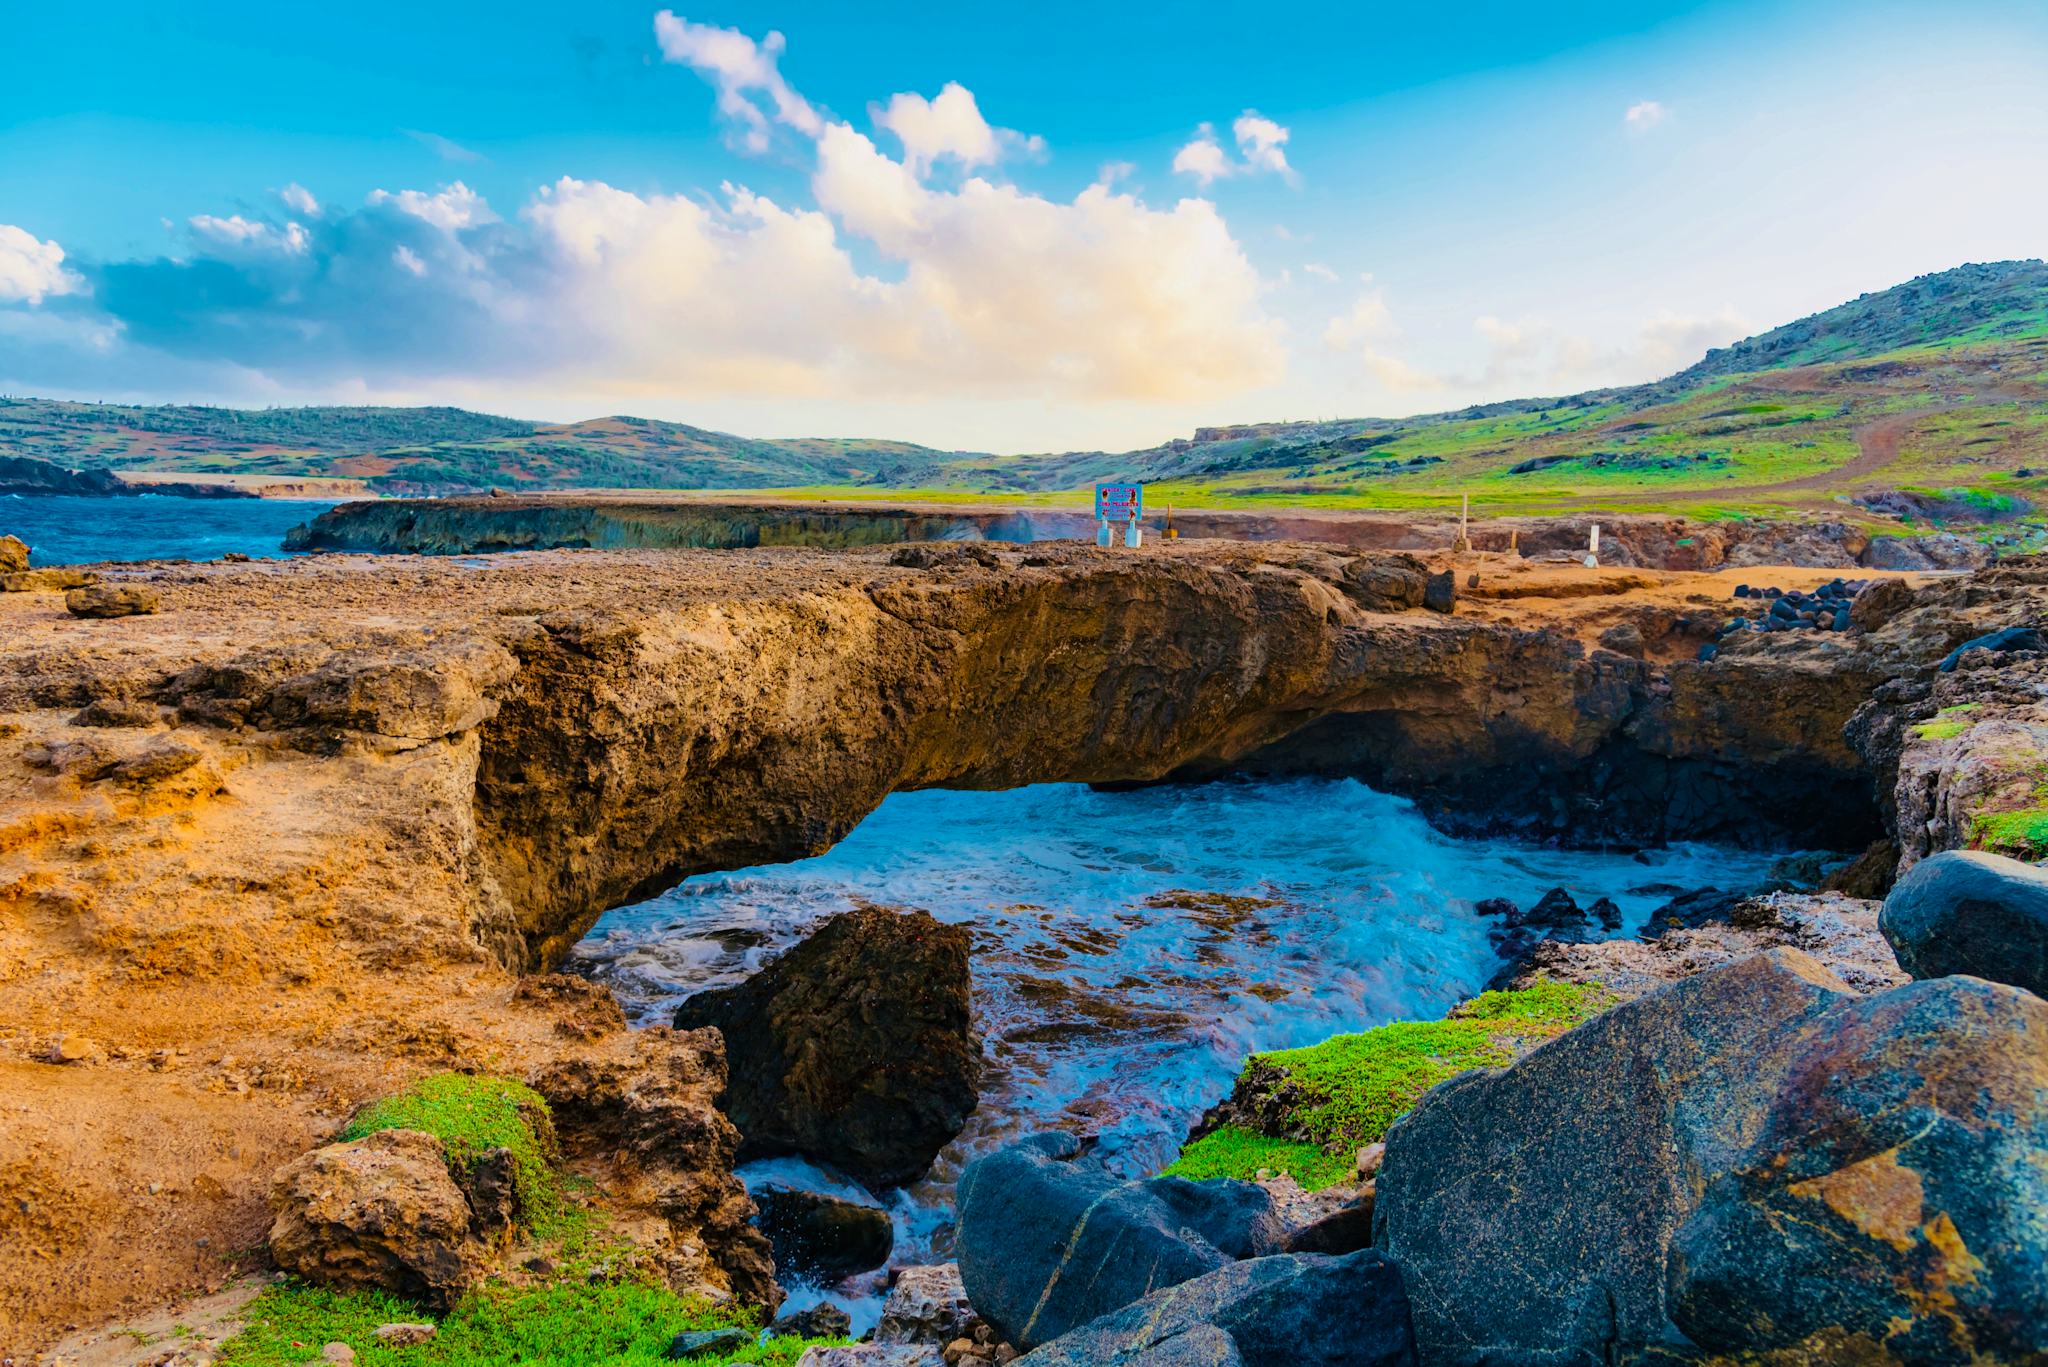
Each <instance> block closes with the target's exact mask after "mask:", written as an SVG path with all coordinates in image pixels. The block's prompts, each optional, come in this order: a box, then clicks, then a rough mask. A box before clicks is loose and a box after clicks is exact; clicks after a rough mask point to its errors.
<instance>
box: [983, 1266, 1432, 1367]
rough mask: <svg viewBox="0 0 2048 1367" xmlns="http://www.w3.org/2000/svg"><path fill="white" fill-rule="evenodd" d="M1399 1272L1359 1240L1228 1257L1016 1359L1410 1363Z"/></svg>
mask: <svg viewBox="0 0 2048 1367" xmlns="http://www.w3.org/2000/svg"><path fill="white" fill-rule="evenodd" d="M1414 1362H1415V1342H1414V1339H1413V1338H1412V1337H1411V1336H1410V1333H1409V1329H1408V1298H1407V1296H1406V1295H1405V1294H1404V1293H1403V1292H1402V1290H1401V1274H1400V1272H1399V1271H1398V1270H1397V1269H1396V1268H1395V1266H1394V1264H1393V1263H1391V1262H1389V1261H1388V1260H1387V1259H1386V1258H1385V1257H1384V1256H1383V1255H1381V1254H1379V1253H1376V1252H1374V1251H1373V1250H1371V1249H1366V1250H1364V1251H1362V1252H1358V1253H1351V1254H1347V1255H1345V1256H1344V1257H1342V1258H1325V1257H1319V1256H1316V1255H1313V1254H1286V1255H1281V1256H1278V1257H1271V1258H1253V1259H1251V1260H1249V1261H1246V1262H1239V1263H1231V1264H1229V1265H1227V1266H1225V1267H1222V1268H1220V1269H1218V1270H1217V1271H1215V1272H1211V1273H1208V1274H1207V1275H1205V1276H1202V1277H1198V1278H1196V1279H1194V1280H1193V1281H1187V1282H1182V1283H1181V1284H1179V1285H1178V1286H1171V1287H1167V1288H1165V1289H1163V1290H1159V1291H1155V1292H1153V1293H1152V1294H1150V1295H1148V1296H1146V1297H1145V1298H1144V1299H1142V1300H1140V1301H1137V1302H1136V1303H1134V1304H1132V1305H1129V1306H1126V1307H1125V1308H1124V1309H1122V1310H1119V1311H1117V1312H1116V1313H1115V1314H1111V1315H1105V1316H1103V1317H1102V1318H1101V1319H1098V1320H1096V1321H1094V1322H1093V1323H1090V1324H1087V1325H1083V1326H1082V1327H1080V1328H1078V1329H1075V1330H1074V1331H1073V1332H1072V1333H1069V1334H1066V1335H1064V1336H1063V1337H1061V1338H1058V1339H1055V1340H1053V1341H1052V1342H1051V1343H1048V1344H1046V1345H1045V1346H1044V1347H1042V1348H1040V1349H1038V1350H1037V1351H1035V1352H1031V1353H1026V1354H1025V1355H1024V1356H1023V1357H1021V1358H1019V1359H1018V1360H1017V1363H1018V1367H1026V1364H1028V1367H1412V1364H1413V1363H1414Z"/></svg>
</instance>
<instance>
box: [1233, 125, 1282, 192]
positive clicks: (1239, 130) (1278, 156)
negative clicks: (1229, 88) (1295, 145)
mask: <svg viewBox="0 0 2048 1367" xmlns="http://www.w3.org/2000/svg"><path fill="white" fill-rule="evenodd" d="M1230 131H1231V133H1232V134H1233V135H1234V136H1235V137H1236V138H1237V148H1238V150H1239V151H1240V152H1242V153H1243V154H1244V159H1245V164H1246V165H1247V166H1248V167H1249V168H1250V169H1252V170H1254V171H1271V172H1273V173H1275V174H1277V175H1283V176H1284V175H1288V174H1290V172H1291V170H1292V168H1291V167H1289V166H1288V165H1287V153H1286V152H1284V151H1282V150H1281V149H1282V148H1283V147H1284V146H1285V145H1286V143H1287V130H1286V129H1285V128H1282V127H1281V126H1280V125H1279V124H1277V123H1275V122H1273V121H1272V120H1271V119H1269V118H1267V117H1266V116H1265V115H1263V114H1261V113H1259V112H1258V111H1257V110H1255V109H1247V110H1245V111H1244V113H1242V114H1240V115H1238V116H1237V119H1236V121H1235V122H1233V123H1232V124H1231V125H1230Z"/></svg>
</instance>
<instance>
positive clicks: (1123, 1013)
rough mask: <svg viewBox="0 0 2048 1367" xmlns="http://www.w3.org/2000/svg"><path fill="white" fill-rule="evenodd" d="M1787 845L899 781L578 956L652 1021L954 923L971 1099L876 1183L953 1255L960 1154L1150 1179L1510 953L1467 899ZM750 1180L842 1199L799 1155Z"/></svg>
mask: <svg viewBox="0 0 2048 1367" xmlns="http://www.w3.org/2000/svg"><path fill="white" fill-rule="evenodd" d="M1780 857H1782V856H1774V855H1770V854H1760V853H1755V852H1739V851H1731V850H1726V849H1721V848H1718V847H1705V846H1678V847H1674V848H1672V849H1668V850H1662V851H1654V852H1649V853H1646V854H1644V855H1641V856H1631V855H1618V854H1600V853H1590V852H1585V851H1560V850H1553V849H1544V848H1537V847H1532V846H1522V845H1516V844H1513V843H1508V842H1499V841H1487V842H1476V841H1465V840H1456V839H1452V838H1451V837H1448V836H1445V835H1442V834H1440V833H1438V832H1437V831H1435V830H1433V829H1432V828H1431V827H1430V826H1429V825H1428V823H1427V822H1426V821H1424V820H1423V818H1422V817H1421V815H1420V814H1419V813H1418V812H1417V811H1416V810H1415V808H1414V806H1413V805H1412V804H1410V803H1408V802H1407V801H1405V800H1402V799H1399V798H1394V797H1389V796H1387V795H1386V794H1383V793H1379V792H1376V791H1374V790H1373V789H1371V788H1368V787H1366V786H1364V785H1363V784H1360V783H1356V782H1351V781H1348V780H1339V781H1329V780H1299V781H1289V782H1258V783H1253V782H1225V783H1212V784H1205V785H1200V786H1169V787H1156V788H1147V789H1140V790H1136V791H1123V792H1098V791H1094V790H1091V789H1089V788H1087V787H1085V786H1080V785H1047V786H1041V787H1033V788H1023V789H1018V790H1014V791H1010V792H999V793H979V792H943V791H930V792H914V793H899V794H896V795H894V796H892V797H890V798H889V799H887V800H886V801H885V802H884V803H883V804H882V805H881V807H880V808H879V809H878V810H877V811H876V812H875V813H874V814H873V815H872V816H870V817H869V818H868V819H867V820H866V821H865V822H863V823H862V824H861V825H860V826H859V827H858V828H857V829H855V830H854V832H853V833H852V834H851V835H850V836H848V837H847V839H846V840H845V841H843V842H842V843H841V844H839V845H838V846H836V847H835V848H834V849H832V850H831V851H830V852H828V853H826V854H824V855H821V856H819V857H817V858H815V859H807V860H803V861H801V862H798V863H793V864H784V865H777V866H770V867H761V868H751V869H741V870H737V871H735V872H731V873H721V874H710V875H705V876H702V877H698V878H692V879H690V880H688V881H687V882H685V883H683V884H681V885H680V886H678V887H676V888H674V889H672V890H671V891H669V892H667V893H665V894H663V895H662V896H660V897H657V898H655V899H653V900H652V901H649V902H645V903H642V904H640V905H637V906H632V907H626V908H622V909H619V910H616V911H613V912H610V913H608V914H607V915H606V916H605V917H604V918H603V919H601V920H600V921H599V922H598V924H597V925H596V927H595V928H594V929H593V930H592V931H591V933H590V935H589V936H588V937H587V938H585V940H584V941H583V942H582V943H581V944H580V945H578V946H577V947H576V949H575V951H574V953H573V955H572V958H571V967H572V969H573V970H574V971H578V972H582V973H585V974H587V975H589V976H591V977H593V978H596V979H598V980H600V981H602V982H605V983H608V984H609V985H610V986H611V987H612V988H613V990H614V991H615V993H616V994H617V996H618V998H619V1000H620V1002H621V1003H622V1004H623V1005H624V1007H625V1008H626V1010H627V1012H628V1014H629V1015H630V1016H631V1017H632V1018H633V1019H634V1020H635V1021H636V1022H637V1023H640V1024H648V1023H656V1022H662V1021H665V1020H667V1019H668V1018H669V1015H670V1013H671V1012H672V1011H673V1009H674V1007H675V1005H676V1003H677V1002H679V1001H681V1000H682V999H683V998H685V997H687V996H689V995H690V994H691V993H693V992H697V991H701V990H703V989H704V988H707V987H715V986H723V985H725V984H728V983H732V982H736V981H738V980H740V979H741V978H743V977H745V976H746V975H747V974H749V973H752V972H753V971H755V970H756V969H757V968H759V967H760V966H761V964H762V963H763V962H764V961H765V960H767V959H768V958H769V957H770V956H772V955H774V954H775V953H777V952H779V951H781V950H783V949H785V948H787V947H788V946H790V945H791V944H793V943H795V942H796V941H797V940H798V939H800V938H801V937H802V936H803V935H804V934H805V933H806V931H807V930H809V929H810V928H811V927H812V926H814V925H815V924H816V923H817V922H819V921H821V920H822V919H824V918H825V917H828V916H830V915H832V914H834V913H836V912H840V911H844V910H847V909H849V908H851V907H853V906H855V905H856V904H858V903H861V902H874V903H882V904H887V905H895V906H904V907H921V908H923V909H924V910H926V911H929V912H931V913H932V914H933V915H934V916H936V917H938V918H939V919H940V920H942V921H948V922H954V923H959V924H963V925H967V926H970V927H972V931H973V958H972V964H973V972H974V1007H975V1014H976V1025H977V1028H978V1030H979V1031H980V1033H981V1035H982V1037H983V1041H984V1048H985V1053H986V1058H987V1070H986V1072H985V1074H984V1078H983V1083H982V1099H981V1105H980V1108H979V1109H978V1110H977V1111H976V1112H975V1114H974V1115H973V1117H972V1118H971V1119H970V1120H969V1122H968V1125H967V1128H966V1130H965V1131H964V1132H963V1133H962V1134H961V1135H960V1137H959V1138H958V1139H957V1140H956V1141H955V1142H954V1143H953V1144H952V1145H951V1147H949V1148H948V1149H947V1150H946V1152H945V1153H944V1154H942V1155H941V1156H940V1158H939V1161H938V1163H937V1164H936V1165H935V1167H934V1168H933V1171H932V1173H931V1174H930V1175H929V1176H928V1177H927V1178H926V1179H924V1180H923V1181H922V1182H920V1183H918V1184H917V1185H916V1186H914V1187H912V1188H910V1189H908V1190H906V1191H903V1192H900V1193H897V1194H896V1195H895V1196H894V1198H893V1213H894V1216H895V1219H896V1224H897V1252H896V1255H895V1258H894V1261H895V1262H896V1263H897V1264H899V1265H901V1264H906V1263H913V1262H918V1261H927V1260H931V1259H933V1258H943V1257H944V1256H945V1255H946V1249H947V1246H948V1237H949V1232H950V1230H949V1221H950V1218H951V1211H952V1188H953V1184H954V1181H955V1179H956V1178H957V1177H958V1175H959V1171H960V1168H961V1166H962V1165H963V1164H964V1163H965V1162H967V1161H968V1160H970V1159H971V1158H973V1157H975V1156H976V1155H978V1154H981V1153H985V1152H987V1151H988V1150H990V1149H991V1148H994V1147H996V1146H998V1145H1000V1144H1002V1143H1004V1142H1006V1141H1007V1140H1009V1139H1011V1138H1013V1137H1015V1136H1017V1135H1020V1134H1023V1133H1028V1132H1030V1131H1032V1130H1034V1129H1039V1128H1044V1127H1048V1126H1052V1125H1071V1126H1076V1127H1080V1128H1084V1129H1086V1130H1088V1131H1090V1132H1093V1133H1095V1134H1098V1135H1100V1136H1102V1144H1101V1149H1100V1151H1101V1152H1103V1153H1104V1154H1105V1155H1106V1156H1107V1158H1108V1161H1109V1162H1110V1164H1111V1165H1112V1166H1113V1167H1114V1168H1116V1169H1118V1170H1120V1171H1122V1172H1124V1173H1126V1174H1129V1175H1133V1176H1136V1175H1143V1174H1149V1173H1151V1172H1155V1171H1157V1170H1158V1168H1159V1167H1161V1166H1162V1165H1163V1164H1165V1163H1166V1162H1168V1161H1170V1160H1171V1159H1172V1157H1173V1155H1174V1153H1175V1152H1176V1151H1177V1150H1178V1147H1179V1144H1180V1142H1181V1140H1182V1139H1183V1138H1184V1137H1185V1135H1186V1133H1187V1130H1188V1127H1189V1126H1190V1125H1191V1124H1192V1122H1193V1121H1194V1120H1195V1119H1196V1118H1197V1117H1199V1116H1200V1114H1201V1113H1202V1111H1203V1110H1204V1109H1206V1108H1207V1107H1208V1106H1210V1105H1212V1104H1214V1103H1215V1102H1216V1101H1217V1100H1218V1099H1220V1098H1221V1097H1222V1096H1223V1095H1224V1094H1225V1093H1226V1092H1227V1091H1228V1090H1229V1088H1230V1085H1231V1082H1232V1081H1233V1079H1234V1078H1235V1076H1236V1074H1237V1070H1238V1068H1239V1066H1240V1064H1241V1063H1242V1061H1243V1059H1244V1056H1245V1055H1246V1054H1248V1053H1253V1052H1257V1051H1259V1050H1265V1049H1278V1048H1291V1047H1295V1046H1299V1045H1305V1044H1313V1043H1316V1042H1318V1041H1320V1040H1323V1039H1326V1038H1328V1037H1329V1036H1330V1035H1333V1034H1337V1033H1340V1032H1344V1031H1351V1030H1360V1029H1364V1028H1366V1027H1369V1026H1373V1025H1378V1024H1382V1023H1384V1022H1386V1021H1390V1020H1400V1019H1428V1018H1434V1017H1437V1016H1440V1015H1441V1014H1442V1013H1443V1012H1444V1011H1445V1010H1447V1009H1448V1008H1449V1007H1451V1006H1452V1005H1454V1004H1455V1003H1456V1002H1458V1001H1459V1000H1460V999H1462V998H1464V997H1466V996H1468V995H1470V994H1471V993H1473V992H1475V991H1477V990H1479V989H1480V988H1481V987H1482V986H1483V985H1484V984H1485V983H1486V981H1487V979H1488V978H1489V977H1491V976H1492V974H1493V973H1494V972H1495V971H1496V970H1497V969H1498V968H1499V966H1500V962H1499V959H1498V958H1497V957H1496V956H1495V954H1494V951H1493V949H1492V947H1491V946H1490V945H1489V943H1488V940H1487V930H1488V928H1489V926H1490V925H1491V924H1493V923H1491V922H1489V921H1487V920H1486V919H1485V918H1483V917H1481V916H1479V915H1478V914H1477V913H1476V912H1475V911H1474V909H1473V904H1474V903H1476V902H1478V901H1480V900H1482V899H1484V898H1488V897H1507V898H1510V899H1512V900H1513V901H1514V902H1515V903H1516V904H1517V905H1520V906H1525V907H1526V906H1528V905H1529V904H1531V903H1533V902H1534V901H1536V899H1537V898H1538V897H1540V896H1541V895H1542V894H1543V893H1544V892H1546V891H1547V890H1549V889H1550V888H1552V887H1558V886H1563V887H1565V888H1567V889H1569V890H1570V891H1571V892H1572V893H1573V894H1574V895H1575V896H1576V897H1577V898H1578V899H1579V902H1580V904H1581V905H1589V904H1590V903H1591V902H1592V901H1593V900H1594V899H1596V898H1599V897H1603V896H1604V897H1611V898H1613V899H1614V900H1615V902H1616V903H1617V904H1618V905H1619V906H1620V907H1621V908H1622V910H1623V913H1624V917H1625V920H1624V923H1623V925H1622V927H1621V929H1620V931H1619V932H1617V933H1619V934H1623V935H1630V934H1634V933H1636V932H1637V931H1639V930H1640V929H1641V928H1642V925H1643V924H1644V922H1645V921H1646V920H1647V918H1648V916H1649V914H1650V913H1651V912H1652V911H1654V910H1655V909H1656V908H1657V907H1659V906H1661V905H1662V904H1663V903H1664V902H1666V901H1668V900H1669V898H1670V896H1671V892H1670V888H1671V887H1674V886H1675V887H1679V888H1684V889H1688V890H1690V889H1692V888H1696V887H1704V886H1718V887H1723V888H1737V887H1745V886H1748V885H1751V884H1755V883H1760V882H1762V881H1764V880H1765V879H1766V878H1767V877H1768V874H1769V870H1770V866H1771V865H1772V863H1773V862H1775V860H1776V859H1777V858H1780ZM1660 885H1661V886H1660ZM741 1175H742V1176H743V1177H744V1178H746V1179H747V1180H748V1181H749V1183H750V1184H752V1185H755V1186H759V1185H761V1184H763V1183H767V1182H781V1183H784V1184H786V1185H794V1186H807V1187H810V1188H812V1189H817V1190H828V1191H841V1192H845V1193H847V1194H853V1193H854V1192H856V1191H857V1189H856V1188H853V1187H852V1186H851V1185H850V1184H849V1183H847V1182H845V1181H844V1179H842V1178H840V1177H839V1176H837V1175H836V1174H832V1173H829V1172H824V1171H822V1170H820V1169H818V1168H816V1167H815V1166H813V1165H811V1164H808V1163H804V1162H801V1161H798V1160H790V1159H777V1160H772V1161H768V1162H763V1163H757V1164H751V1165H749V1166H748V1167H747V1168H745V1169H743V1170H742V1174H741ZM878 1289H879V1280H878V1279H877V1278H868V1279H865V1280H857V1281H855V1282H851V1283H848V1284H845V1285H842V1286H838V1287H831V1288H820V1287H797V1288H794V1290H793V1298H792V1302H791V1304H792V1306H794V1307H800V1306H802V1305H804V1304H807V1303H809V1302H811V1301H815V1300H818V1299H830V1300H833V1301H835V1302H837V1303H839V1304H842V1305H844V1306H846V1307H847V1308H848V1309H849V1310H851V1311H852V1312H853V1313H854V1314H855V1316H856V1320H857V1322H859V1323H862V1324H865V1323H867V1322H871V1321H872V1319H873V1317H874V1315H875V1313H876V1309H877V1304H878V1302H877V1298H876V1293H877V1291H878Z"/></svg>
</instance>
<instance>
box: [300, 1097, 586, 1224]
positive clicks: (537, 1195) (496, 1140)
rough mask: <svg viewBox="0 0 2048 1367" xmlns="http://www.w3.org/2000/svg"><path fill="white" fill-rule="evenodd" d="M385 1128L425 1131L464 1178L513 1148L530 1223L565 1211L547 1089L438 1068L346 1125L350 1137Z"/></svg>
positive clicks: (346, 1135) (515, 1170) (516, 1177)
mask: <svg viewBox="0 0 2048 1367" xmlns="http://www.w3.org/2000/svg"><path fill="white" fill-rule="evenodd" d="M378 1130H425V1131H426V1132H427V1133H428V1134H431V1135H433V1136H434V1137H435V1138H437V1139H439V1140H440V1141H441V1143H442V1145H443V1147H445V1148H446V1149H447V1151H448V1166H449V1168H450V1170H451V1171H453V1172H454V1173H455V1174H456V1176H457V1177H458V1178H459V1177H461V1176H463V1175H465V1174H466V1173H467V1172H468V1171H469V1169H470V1168H472V1167H473V1166H475V1164H476V1163H477V1161H478V1160H479V1159H481V1158H483V1157H484V1155H485V1154H488V1153H490V1152H491V1151H492V1150H493V1149H509V1150H511V1152H512V1164H513V1185H514V1189H515V1190H516V1191H517V1193H518V1196H519V1208H520V1218H521V1220H522V1221H523V1222H525V1223H529V1224H530V1223H533V1222H535V1221H543V1222H544V1221H547V1220H550V1219H552V1218H554V1217H555V1216H557V1215H558V1214H559V1213H560V1212H561V1210H562V1201H561V1184H560V1181H559V1180H558V1179H557V1177H556V1175H555V1170H554V1166H553V1160H554V1157H555V1127H554V1121H553V1119H552V1118H551V1117H550V1115H549V1113H548V1104H547V1102H546V1101H544V1100H542V1099H541V1096H540V1093H538V1092H536V1091H534V1090H533V1089H532V1088H531V1087H528V1086H527V1085H526V1084H525V1083H523V1082H515V1081H513V1080H512V1079H511V1078H503V1077H490V1076H487V1075H471V1074H467V1073H436V1074H434V1075H433V1076H432V1077H426V1078H422V1079H420V1080H419V1081H418V1082H416V1083H414V1084H413V1085H412V1086H411V1087H408V1088H407V1089H406V1090H404V1091H402V1092H399V1093H397V1094H395V1095H393V1096H387V1097H385V1098H384V1099H383V1100H381V1101H373V1102H371V1103H370V1104H369V1105H368V1106H365V1107H364V1108H363V1109H362V1110H360V1111H358V1112H357V1113H356V1116H355V1118H354V1119H353V1120H351V1121H349V1123H348V1125H347V1126H346V1127H345V1128H344V1129H343V1130H342V1132H341V1135H340V1138H341V1139H342V1140H344V1141H346V1140H351V1139H361V1138H362V1137H363V1136H364V1135H367V1134H374V1133H375V1132H377V1131H378Z"/></svg>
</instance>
